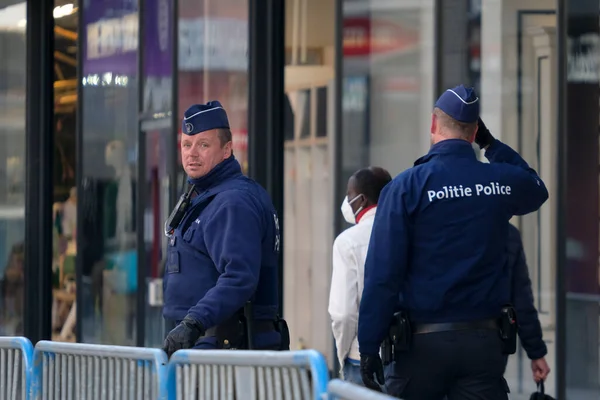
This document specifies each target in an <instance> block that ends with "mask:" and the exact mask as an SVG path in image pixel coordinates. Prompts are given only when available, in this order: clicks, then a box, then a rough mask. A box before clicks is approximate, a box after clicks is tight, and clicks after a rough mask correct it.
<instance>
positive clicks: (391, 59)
mask: <svg viewBox="0 0 600 400" xmlns="http://www.w3.org/2000/svg"><path fill="white" fill-rule="evenodd" d="M433 3H434V2H433V1H421V2H414V1H396V2H370V1H364V0H362V1H361V0H344V1H343V7H344V8H343V10H344V22H343V46H342V52H343V73H344V75H343V80H342V143H341V146H342V149H343V150H342V152H341V154H342V176H341V177H340V179H339V187H338V188H337V192H336V200H339V202H341V201H342V199H343V197H344V195H345V192H346V183H347V179H348V178H349V177H350V175H351V174H352V173H354V172H355V171H356V170H358V169H360V168H364V167H367V166H369V165H373V166H380V167H382V168H385V169H387V170H388V171H389V172H390V174H391V175H392V176H395V175H397V174H399V173H400V172H402V171H403V170H404V169H406V168H408V167H410V166H412V163H413V162H414V160H416V159H417V158H418V157H419V156H420V155H422V154H423V153H424V152H425V151H427V149H428V148H429V134H428V132H429V123H430V113H431V108H432V105H433V102H434V98H433V93H434V87H433V71H434V69H433V57H434V48H433V37H434V36H433V35H434V7H433Z"/></svg>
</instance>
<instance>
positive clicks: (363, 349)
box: [358, 343, 379, 356]
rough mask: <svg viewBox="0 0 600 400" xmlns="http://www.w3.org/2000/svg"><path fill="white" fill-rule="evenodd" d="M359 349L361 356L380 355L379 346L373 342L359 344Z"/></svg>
mask: <svg viewBox="0 0 600 400" xmlns="http://www.w3.org/2000/svg"><path fill="white" fill-rule="evenodd" d="M358 351H359V353H360V355H361V356H375V355H379V346H377V345H376V344H371V343H364V344H359V349H358Z"/></svg>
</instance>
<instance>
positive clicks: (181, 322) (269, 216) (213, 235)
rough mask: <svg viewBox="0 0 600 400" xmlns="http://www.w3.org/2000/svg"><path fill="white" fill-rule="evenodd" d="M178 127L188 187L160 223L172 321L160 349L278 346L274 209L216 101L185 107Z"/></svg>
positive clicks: (166, 295)
mask: <svg viewBox="0 0 600 400" xmlns="http://www.w3.org/2000/svg"><path fill="white" fill-rule="evenodd" d="M182 132H183V133H182V135H181V159H182V163H183V168H184V170H185V172H186V174H187V176H188V179H187V181H188V183H189V184H190V188H189V189H188V191H187V193H186V194H184V195H183V196H182V198H181V199H180V202H179V204H178V205H177V207H176V208H175V210H173V212H172V214H171V216H170V217H169V219H168V220H167V221H166V223H165V233H166V234H167V235H168V236H169V247H168V253H167V262H166V265H165V274H164V309H163V316H164V318H165V320H166V321H167V324H168V325H169V324H170V325H171V326H172V327H173V328H172V330H171V331H170V332H169V333H168V335H167V337H166V338H165V341H164V345H163V349H164V350H165V352H166V353H167V354H168V355H169V356H171V354H172V353H174V352H175V351H176V350H179V349H188V348H196V349H214V348H225V349H227V348H249V347H253V348H257V349H273V350H278V349H280V348H281V334H280V333H279V331H278V329H276V325H277V324H276V323H275V321H276V313H277V306H278V288H277V284H278V283H277V282H278V280H277V256H278V252H279V226H278V220H277V214H276V212H275V209H274V207H273V205H272V203H271V200H270V198H269V196H268V194H267V193H266V191H265V190H264V189H263V188H262V187H261V186H260V185H258V184H257V183H256V182H254V181H252V180H250V179H248V178H246V177H245V176H244V175H242V171H241V168H240V165H239V163H238V162H237V160H236V159H235V157H234V155H233V154H232V148H231V146H232V142H231V131H230V130H229V121H228V119H227V114H226V112H225V110H224V109H223V107H222V106H221V104H220V103H219V102H218V101H211V102H209V103H208V104H198V105H193V106H191V107H190V108H189V109H187V111H186V112H185V114H184V119H183V126H182ZM250 300H251V302H250V303H249V301H250ZM250 305H251V307H250ZM249 309H251V310H249ZM248 335H250V336H251V337H250V338H248ZM252 336H253V340H252Z"/></svg>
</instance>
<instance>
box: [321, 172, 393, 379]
mask: <svg viewBox="0 0 600 400" xmlns="http://www.w3.org/2000/svg"><path fill="white" fill-rule="evenodd" d="M391 180H392V177H391V176H390V174H389V172H388V171H386V170H385V169H383V168H380V167H369V168H365V169H361V170H359V171H356V172H355V173H354V174H353V175H352V176H351V177H350V179H349V180H348V187H347V196H346V198H344V201H343V203H342V208H341V210H342V214H343V215H344V219H345V220H346V222H348V223H349V224H352V225H354V226H351V227H350V228H348V229H346V230H345V231H343V232H342V233H340V234H339V235H338V237H337V238H336V239H335V241H334V243H333V273H332V277H331V290H330V293H329V309H328V310H329V315H330V316H331V320H332V324H331V327H332V330H333V336H334V338H335V344H336V348H337V356H338V360H339V362H340V365H341V366H342V376H343V379H344V380H346V381H349V382H352V383H355V384H358V385H363V382H362V378H361V376H360V353H359V352H358V341H357V337H356V335H357V330H358V308H359V305H360V299H361V296H362V291H363V285H364V266H365V258H366V257H367V249H368V247H369V239H370V237H371V229H372V227H373V220H374V219H375V212H376V208H377V201H378V200H379V194H380V193H381V190H382V189H383V188H384V186H385V185H387V184H388V183H389V182H390V181H391Z"/></svg>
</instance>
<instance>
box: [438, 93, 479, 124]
mask: <svg viewBox="0 0 600 400" xmlns="http://www.w3.org/2000/svg"><path fill="white" fill-rule="evenodd" d="M435 107H437V108H439V109H440V110H442V111H443V112H445V113H446V114H448V115H449V116H450V117H452V118H454V119H455V120H457V121H460V122H466V123H471V122H476V121H477V119H478V118H479V97H477V94H476V93H475V89H473V88H466V87H464V86H463V85H459V86H457V87H455V88H452V89H448V90H446V91H445V92H444V93H442V95H441V96H440V97H439V98H438V99H437V101H436V102H435Z"/></svg>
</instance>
